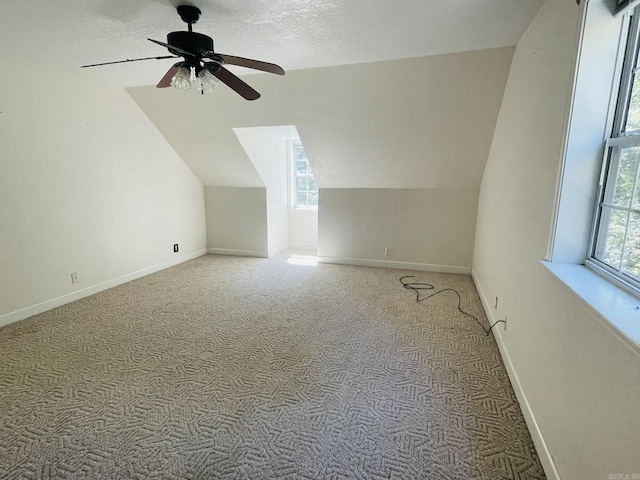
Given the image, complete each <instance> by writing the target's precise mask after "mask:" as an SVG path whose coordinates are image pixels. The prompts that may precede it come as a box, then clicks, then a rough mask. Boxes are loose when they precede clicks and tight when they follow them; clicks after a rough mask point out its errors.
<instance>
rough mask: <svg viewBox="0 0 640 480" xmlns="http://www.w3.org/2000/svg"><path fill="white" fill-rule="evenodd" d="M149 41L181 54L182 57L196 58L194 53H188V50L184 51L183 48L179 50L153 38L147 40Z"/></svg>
mask: <svg viewBox="0 0 640 480" xmlns="http://www.w3.org/2000/svg"><path fill="white" fill-rule="evenodd" d="M147 40H149V41H150V42H153V43H157V44H158V45H162V46H163V47H166V48H168V49H169V50H170V51H172V52H176V53H179V54H180V55H183V56H186V57H193V58H195V57H196V56H195V55H194V54H193V53H190V52H187V51H186V50H182V49H181V48H178V47H174V46H173V45H170V44H168V43H164V42H160V41H158V40H154V39H153V38H147Z"/></svg>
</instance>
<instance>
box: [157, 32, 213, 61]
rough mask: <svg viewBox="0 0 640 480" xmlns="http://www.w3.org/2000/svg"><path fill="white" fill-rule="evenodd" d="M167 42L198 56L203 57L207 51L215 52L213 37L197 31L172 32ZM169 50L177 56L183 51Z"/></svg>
mask: <svg viewBox="0 0 640 480" xmlns="http://www.w3.org/2000/svg"><path fill="white" fill-rule="evenodd" d="M167 43H168V44H169V45H173V46H175V47H178V48H180V49H182V50H185V51H187V52H190V53H193V54H194V55H196V56H198V57H203V56H205V55H206V54H207V53H211V52H213V39H212V38H211V37H208V36H207V35H203V34H202V33H196V32H171V33H169V34H168V35H167ZM169 51H170V52H171V53H173V54H174V55H177V56H182V54H181V53H179V52H175V51H172V50H171V48H169Z"/></svg>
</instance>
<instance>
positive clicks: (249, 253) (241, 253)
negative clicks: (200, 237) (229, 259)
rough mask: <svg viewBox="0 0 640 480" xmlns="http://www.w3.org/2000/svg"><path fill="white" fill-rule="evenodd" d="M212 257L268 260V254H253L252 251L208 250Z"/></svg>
mask: <svg viewBox="0 0 640 480" xmlns="http://www.w3.org/2000/svg"><path fill="white" fill-rule="evenodd" d="M208 252H209V253H210V254H212V255H233V256H236V257H260V258H269V252H254V251H253V250H233V249H231V248H209V249H208Z"/></svg>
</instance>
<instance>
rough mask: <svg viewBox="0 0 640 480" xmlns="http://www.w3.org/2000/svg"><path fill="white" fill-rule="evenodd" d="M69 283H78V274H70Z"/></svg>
mask: <svg viewBox="0 0 640 480" xmlns="http://www.w3.org/2000/svg"><path fill="white" fill-rule="evenodd" d="M71 283H80V280H78V272H73V273H72V274H71Z"/></svg>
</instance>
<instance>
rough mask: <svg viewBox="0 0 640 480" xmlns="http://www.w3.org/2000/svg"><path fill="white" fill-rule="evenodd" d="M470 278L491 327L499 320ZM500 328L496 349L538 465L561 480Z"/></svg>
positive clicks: (478, 287)
mask: <svg viewBox="0 0 640 480" xmlns="http://www.w3.org/2000/svg"><path fill="white" fill-rule="evenodd" d="M471 278H473V283H474V284H475V285H476V289H477V290H478V294H479V295H480V300H481V301H482V306H483V307H484V311H485V313H486V314H487V318H488V319H489V324H490V325H493V324H494V323H495V322H496V321H497V320H499V319H497V318H495V317H494V316H493V312H492V309H491V307H490V305H491V304H490V303H489V302H488V301H487V298H486V296H485V294H484V292H483V291H482V287H481V286H480V282H479V280H478V278H477V277H476V274H475V272H474V271H473V270H471ZM500 327H501V325H496V327H495V328H494V329H493V330H492V332H493V333H494V338H495V339H496V343H497V344H498V349H499V350H500V355H501V356H502V361H503V362H504V366H505V368H506V369H507V374H508V375H509V380H511V385H512V386H513V390H514V392H515V394H516V398H517V399H518V403H519V404H520V410H522V416H523V417H524V420H525V422H526V423H527V427H528V428H529V433H530V434H531V439H532V440H533V444H534V445H535V447H536V451H537V452H538V457H539V458H540V463H541V464H542V468H543V469H544V473H545V475H546V476H547V478H548V479H549V480H561V478H560V474H559V473H558V469H557V468H556V465H555V462H554V461H553V457H552V456H551V452H549V448H548V447H547V443H546V442H545V440H544V437H543V436H542V432H541V431H540V427H539V426H538V422H537V421H536V418H535V415H534V413H533V410H532V409H531V405H530V404H529V400H528V399H527V395H526V394H525V392H524V388H523V387H522V384H521V383H520V379H519V377H518V373H517V372H516V370H515V367H514V366H513V363H512V362H511V357H509V352H508V350H507V346H506V345H505V343H504V338H503V332H504V331H503V329H502V328H500Z"/></svg>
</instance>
